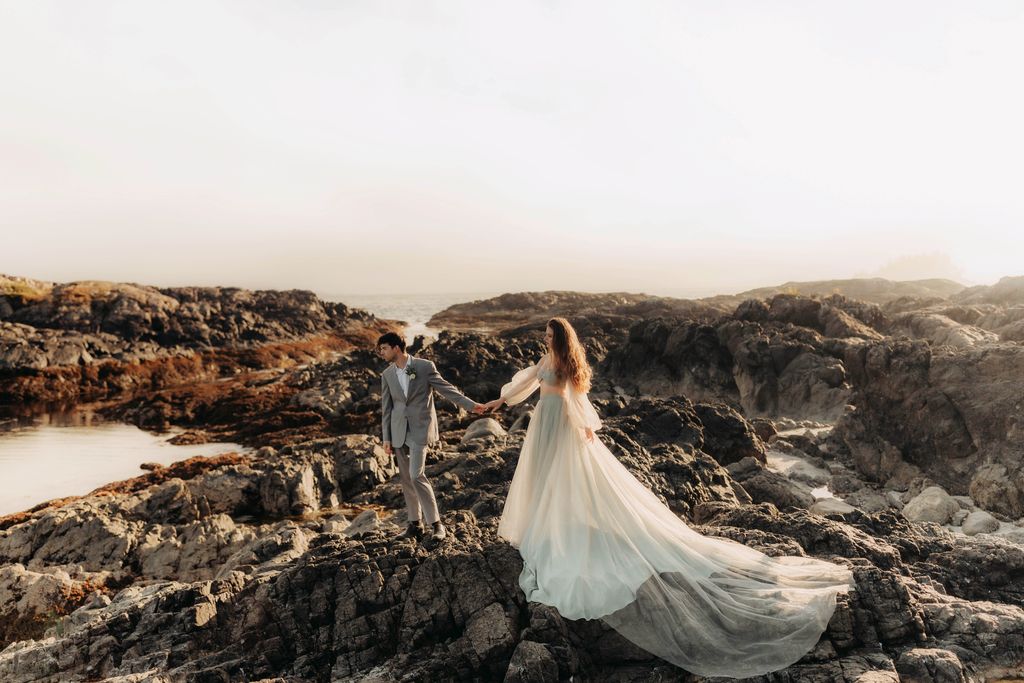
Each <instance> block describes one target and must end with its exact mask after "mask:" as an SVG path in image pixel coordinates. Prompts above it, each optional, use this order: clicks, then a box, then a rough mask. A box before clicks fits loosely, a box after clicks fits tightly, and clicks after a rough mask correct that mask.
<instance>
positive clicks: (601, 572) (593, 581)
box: [487, 318, 854, 678]
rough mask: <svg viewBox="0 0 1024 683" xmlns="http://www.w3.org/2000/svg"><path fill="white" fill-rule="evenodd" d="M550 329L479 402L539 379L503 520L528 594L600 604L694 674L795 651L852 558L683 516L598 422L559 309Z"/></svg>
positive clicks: (735, 671) (760, 664)
mask: <svg viewBox="0 0 1024 683" xmlns="http://www.w3.org/2000/svg"><path fill="white" fill-rule="evenodd" d="M545 339H546V341H547V345H548V353H546V354H545V355H544V356H543V357H542V358H541V359H540V360H539V361H537V363H535V364H534V365H531V366H530V367H528V368H525V369H523V370H520V371H519V372H517V373H516V374H515V376H514V377H513V378H512V381H510V382H509V383H508V384H506V385H505V386H503V387H502V389H501V398H499V399H496V400H494V401H491V402H490V403H488V404H487V407H488V408H489V409H492V410H493V409H496V408H498V407H500V406H501V404H503V403H507V404H509V405H513V404H516V403H519V402H521V401H523V400H525V399H526V398H527V397H529V396H530V395H531V394H532V393H533V392H534V391H536V390H537V389H538V388H539V389H540V397H539V399H538V401H537V406H536V408H535V410H534V413H533V417H532V419H531V421H530V424H529V426H528V428H527V430H526V435H525V438H524V441H523V446H522V450H521V452H520V455H519V464H518V465H517V466H516V471H515V475H514V476H513V477H512V482H511V484H510V486H509V490H508V496H507V498H506V500H505V507H504V510H503V511H502V516H501V522H500V524H499V526H498V535H499V536H501V537H502V538H505V539H507V540H508V541H509V543H511V544H512V545H513V546H515V547H517V548H518V549H519V552H520V554H521V555H522V558H523V571H522V574H521V575H520V577H519V584H520V586H521V587H522V589H523V591H524V593H525V594H526V598H527V599H528V600H530V601H535V602H541V603H544V604H547V605H552V606H554V607H556V608H557V609H558V611H559V613H560V614H562V616H564V617H566V618H569V619H595V618H600V619H602V620H603V621H604V622H605V623H607V624H608V625H609V626H611V627H612V628H614V629H615V630H616V631H618V632H619V633H621V634H622V635H623V636H625V637H626V638H628V639H629V640H631V641H632V642H634V643H636V644H637V645H639V646H640V647H642V648H644V649H645V650H647V651H648V652H651V653H653V654H655V655H657V656H659V657H661V658H662V659H665V660H667V661H669V662H672V663H673V664H676V665H677V666H680V667H682V668H684V669H686V670H688V671H690V672H692V673H695V674H698V675H702V676H730V677H734V678H741V677H747V676H755V675H760V674H764V673H767V672H769V671H776V670H778V669H782V668H785V667H787V666H789V665H790V664H792V663H794V662H795V661H797V660H798V659H800V658H801V657H802V656H803V655H804V654H806V653H807V652H808V651H809V650H810V649H811V648H813V647H814V645H815V644H816V643H817V642H818V639H819V638H820V636H821V633H822V632H823V631H824V630H825V628H826V626H827V625H828V621H829V619H830V617H831V616H832V613H833V611H834V610H835V604H836V594H837V593H840V592H846V591H848V590H850V588H851V587H852V586H853V585H854V580H853V574H852V572H851V571H850V570H849V569H848V568H846V567H844V566H842V565H838V564H834V563H831V562H826V561H824V560H819V559H816V558H811V557H796V556H787V557H777V558H773V557H770V556H768V555H765V554H764V553H761V552H759V551H757V550H754V549H753V548H749V547H747V546H745V545H743V544H742V543H737V542H736V541H732V540H729V539H724V538H717V537H711V536H703V535H701V534H699V533H697V532H696V531H694V530H692V529H690V527H689V526H687V525H686V523H684V522H683V521H682V520H681V519H680V518H679V517H677V516H676V514H675V513H674V512H672V510H671V509H669V508H668V507H667V506H666V505H664V504H663V503H662V502H661V500H660V499H658V497H657V496H655V494H654V493H653V492H651V491H650V490H649V489H648V488H647V487H646V486H644V485H643V484H642V483H641V482H640V481H639V480H637V479H636V478H635V477H634V476H633V475H632V474H630V472H629V471H628V470H627V469H626V468H625V467H624V466H623V465H622V464H621V463H620V462H619V461H618V459H617V458H616V457H615V456H614V455H613V454H612V453H611V451H609V450H608V448H607V447H606V446H605V445H604V444H603V443H602V442H601V441H600V439H598V438H597V437H596V436H595V434H594V432H596V431H597V430H599V429H600V428H601V420H600V418H599V417H598V415H597V412H596V411H595V410H594V408H593V406H592V405H591V404H590V401H589V400H588V398H587V392H588V391H589V390H590V377H591V371H590V368H589V366H588V365H587V361H586V356H585V353H584V350H583V348H582V346H581V344H580V343H579V340H578V339H577V336H576V332H575V330H574V329H573V328H572V326H571V325H570V324H569V322H568V321H567V320H565V319H564V318H553V319H552V320H551V321H549V322H548V325H547V330H546V333H545Z"/></svg>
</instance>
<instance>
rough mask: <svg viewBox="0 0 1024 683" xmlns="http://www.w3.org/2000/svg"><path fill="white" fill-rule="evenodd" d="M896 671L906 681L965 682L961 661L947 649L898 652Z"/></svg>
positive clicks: (915, 682) (913, 682) (965, 677)
mask: <svg viewBox="0 0 1024 683" xmlns="http://www.w3.org/2000/svg"><path fill="white" fill-rule="evenodd" d="M896 671H898V672H899V674H900V680H901V681H905V682H906V683H967V681H968V680H969V679H968V678H967V672H966V671H965V670H964V665H963V662H961V661H960V658H959V657H957V656H956V654H955V653H953V652H950V651H949V650H936V649H932V648H914V649H912V650H907V651H906V652H904V653H902V654H900V656H899V657H898V658H897V660H896Z"/></svg>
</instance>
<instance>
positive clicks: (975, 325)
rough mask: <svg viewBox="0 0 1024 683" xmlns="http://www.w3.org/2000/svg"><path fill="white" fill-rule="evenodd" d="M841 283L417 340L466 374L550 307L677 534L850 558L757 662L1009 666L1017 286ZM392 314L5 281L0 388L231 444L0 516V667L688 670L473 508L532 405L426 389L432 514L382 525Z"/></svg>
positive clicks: (194, 291) (523, 342)
mask: <svg viewBox="0 0 1024 683" xmlns="http://www.w3.org/2000/svg"><path fill="white" fill-rule="evenodd" d="M812 284H814V286H815V287H818V288H821V287H824V286H826V285H823V284H822V283H812ZM953 284H955V283H953ZM847 286H849V285H847ZM858 286H860V287H861V289H862V290H863V291H866V292H876V291H878V292H888V293H889V294H887V295H886V296H885V297H882V296H879V300H878V301H869V300H864V299H859V300H858V299H853V298H847V297H846V296H843V295H838V294H832V293H830V292H831V291H832V290H834V289H835V287H832V288H831V289H824V290H823V292H829V293H828V294H822V295H817V296H808V295H802V294H798V293H779V292H773V293H769V294H766V295H764V296H757V297H750V298H746V299H744V300H742V301H725V300H724V299H722V298H719V299H718V300H717V301H712V300H707V301H703V302H701V301H698V302H684V300H674V301H673V300H665V299H664V298H657V297H649V298H647V299H643V298H642V297H637V298H633V299H629V298H622V297H620V296H619V295H585V294H578V293H533V294H522V295H506V296H505V297H499V298H497V299H494V300H489V301H487V302H473V304H472V305H462V306H463V308H461V309H458V307H453V308H456V309H457V310H456V311H455V312H454V313H452V312H451V311H449V312H448V313H442V314H439V316H438V317H436V318H435V320H437V321H442V320H445V319H447V320H453V321H455V320H456V318H459V317H461V320H463V322H465V323H467V324H468V323H469V322H472V319H473V316H478V317H479V320H480V321H481V322H480V324H479V325H478V326H477V327H476V329H475V331H466V330H461V331H458V330H459V324H453V325H452V326H451V327H450V329H451V330H455V331H446V332H443V333H441V335H440V336H439V338H438V339H437V340H436V341H435V342H434V343H432V344H430V345H429V346H426V347H424V346H423V341H422V340H419V339H418V340H417V345H416V347H415V352H416V353H417V354H418V355H421V356H424V357H428V358H430V359H432V360H434V361H435V362H436V363H437V365H438V367H439V368H440V369H441V371H442V373H443V374H444V375H445V376H446V377H448V378H449V379H451V380H452V382H453V383H455V384H456V385H457V386H459V387H460V388H461V389H463V390H464V391H465V392H466V393H467V394H468V395H470V396H471V397H473V398H477V399H486V398H491V397H493V396H495V395H497V391H498V389H499V388H500V386H501V384H502V383H504V382H505V381H507V379H508V377H510V376H511V374H512V373H513V372H514V371H515V370H516V369H517V368H519V367H522V366H523V365H525V364H526V363H528V362H530V361H532V360H533V359H534V358H535V357H536V356H537V355H538V354H539V352H540V350H541V345H540V344H541V342H540V338H539V335H538V334H537V332H538V327H537V326H538V324H539V325H540V328H541V329H542V328H543V321H544V320H546V317H547V316H550V315H566V316H567V317H570V319H572V321H573V323H574V324H576V325H577V327H578V329H580V330H581V333H582V334H583V335H584V336H585V337H586V338H587V341H588V353H589V354H590V355H591V360H592V362H593V363H594V365H595V370H596V377H595V386H594V390H593V391H592V393H591V396H592V398H593V400H594V403H595V406H596V407H597V408H598V410H599V412H600V413H601V415H602V418H603V419H604V421H605V427H604V429H602V430H601V432H600V434H599V435H600V437H601V438H602V439H603V440H604V441H605V443H607V444H608V445H609V447H610V448H611V449H612V450H613V452H614V453H615V454H616V455H617V457H619V458H620V460H621V461H622V462H623V464H624V465H625V466H626V467H628V468H629V469H630V470H631V471H632V472H633V473H634V474H635V475H636V476H637V477H638V478H639V479H640V480H641V481H643V482H644V484H645V485H647V486H648V487H649V488H651V490H653V491H654V492H655V493H656V494H657V495H658V496H660V497H661V498H662V499H663V500H664V501H665V502H666V504H668V505H669V506H670V507H671V508H672V509H673V510H674V511H675V512H677V513H678V514H679V515H681V516H682V517H683V518H684V519H685V520H686V521H687V523H688V524H691V525H692V526H693V527H694V528H695V529H696V530H698V531H700V532H701V533H704V534H712V535H719V536H724V537H728V538H732V539H734V540H738V541H741V542H743V543H746V544H749V545H751V546H752V547H755V548H757V549H759V550H762V551H764V552H766V553H769V554H772V555H779V554H799V555H814V556H816V557H821V558H824V559H829V560H832V561H836V562H842V563H844V564H847V565H848V566H850V567H851V568H852V569H853V571H854V574H855V577H856V579H857V587H856V588H855V589H854V590H853V591H852V592H851V593H850V594H848V595H842V596H840V599H839V604H838V607H837V610H836V613H835V615H834V616H833V618H832V620H831V622H830V624H829V627H828V629H827V631H826V633H825V634H824V636H823V638H822V640H821V641H820V643H819V644H818V646H817V647H816V648H815V649H814V650H813V651H812V652H810V653H808V655H807V656H806V657H804V658H803V659H802V660H801V661H800V662H798V663H797V664H795V665H793V666H792V667H789V668H788V669H786V670H785V671H784V672H777V673H776V674H774V675H773V676H771V677H759V678H757V679H752V680H758V681H765V683H767V681H769V680H771V681H783V680H784V681H793V682H796V681H807V682H810V681H849V682H853V681H858V682H860V683H868V682H874V681H900V680H904V681H933V680H941V681H1010V680H1014V679H1017V678H1021V677H1024V609H1022V604H1024V503H1022V501H1024V470H1022V468H1024V462H1022V461H1024V450H1022V443H1024V423H1022V420H1024V418H1022V414H1021V411H1020V405H1021V404H1022V402H1024V382H1022V381H1021V378H1024V344H1022V343H1021V335H1020V333H1021V329H1022V325H1024V278H1004V280H1003V281H1001V282H1000V283H999V284H997V285H994V286H993V287H990V288H969V289H964V288H962V287H954V286H952V285H950V284H948V283H941V282H940V283H939V284H936V283H934V282H930V284H928V285H927V286H925V285H924V284H921V283H917V284H915V283H893V284H892V285H891V286H889V285H886V286H882V285H879V284H878V283H876V282H869V283H866V284H861V285H858ZM906 292H912V293H913V294H906ZM634 296H635V295H634ZM614 297H618V298H619V299H620V300H619V301H618V303H614V302H612V301H611V298H614ZM174 302H176V303H174ZM679 302H684V303H679ZM456 322H457V321H456ZM390 324H392V323H391V322H389V321H381V320H378V319H375V318H373V316H371V315H369V314H367V313H365V312H362V311H356V310H354V309H349V308H347V307H345V306H343V305H341V304H331V303H325V302H320V301H319V300H318V299H316V297H315V296H313V295H311V294H310V293H303V292H273V293H272V292H246V291H245V290H229V289H220V288H176V289H155V288H147V287H142V286H139V285H121V284H111V283H85V284H84V285H83V283H68V284H64V285H56V284H53V283H40V282H38V281H31V280H25V279H24V278H20V279H19V278H0V407H4V408H7V409H9V410H12V411H16V409H17V406H19V405H21V404H22V403H23V402H25V401H28V400H62V399H63V400H72V401H74V400H84V399H85V398H88V399H100V400H103V401H104V402H105V408H104V409H103V411H104V413H105V414H107V415H109V416H111V417H113V418H116V419H120V420H124V421H127V422H131V423H134V424H137V425H139V426H142V427H145V428H149V429H163V428H166V427H167V426H169V425H175V426H178V427H183V428H185V429H186V430H188V431H187V432H186V433H185V435H183V437H180V438H184V439H187V440H189V441H190V442H193V443H201V442H203V441H205V440H232V441H236V442H239V443H243V444H245V445H248V446H252V447H253V448H254V449H255V450H254V451H253V452H252V453H247V454H228V455H222V456H217V457H215V458H208V459H207V458H193V459H190V460H188V461H185V462H183V463H178V464H175V465H173V466H171V467H167V468H156V469H155V470H154V471H152V472H148V473H146V474H143V475H141V476H139V477H136V478H134V479H130V480H126V481H124V482H116V483H113V484H111V485H108V486H106V487H103V488H101V489H98V490H97V491H94V492H93V493H91V494H89V495H87V496H82V497H78V498H72V499H65V500H60V501H49V502H48V503H46V504H41V505H39V506H36V508H33V509H32V510H29V511H25V512H22V513H19V514H17V515H9V516H7V517H4V518H0V680H3V681H12V682H16V681H17V682H28V681H87V680H88V681H98V680H107V681H116V682H120V683H128V682H134V681H160V682H170V681H225V680H228V681H257V680H262V681H272V680H273V681H277V680H287V681H309V682H313V681H316V682H320V681H332V682H333V681H364V682H367V683H369V682H370V681H421V680H422V681H444V680H453V681H455V680H460V681H461V680H479V681H490V680H506V681H558V680H569V678H570V677H572V680H574V681H640V680H644V681H648V680H659V681H700V680H704V679H701V678H699V677H695V676H691V675H689V674H687V673H686V672H684V671H681V670H680V669H678V668H676V667H673V666H671V665H668V664H666V663H664V662H660V661H659V660H654V659H652V658H651V657H650V656H649V655H648V654H647V653H645V652H643V651H641V650H638V649H637V648H636V647H634V646H632V645H631V644H630V643H628V642H627V641H624V640H623V639H622V638H621V637H619V636H618V635H617V634H616V633H615V632H614V631H610V630H609V629H608V628H607V627H605V626H603V624H602V623H601V622H600V621H570V620H565V619H562V618H561V617H560V616H559V615H558V614H557V612H556V611H554V610H553V609H551V608H549V607H546V606H544V605H540V604H536V603H527V602H526V601H525V599H524V596H523V593H522V591H521V590H520V589H519V587H518V575H519V572H520V570H521V567H522V565H521V560H520V558H519V555H518V552H517V551H516V550H515V549H514V548H512V547H511V546H509V545H508V544H507V543H506V542H504V541H502V540H501V539H499V538H498V537H497V535H496V528H497V522H498V519H499V518H500V515H501V506H502V503H503V501H504V497H505V494H506V492H507V488H508V483H509V481H510V479H511V477H512V474H513V472H514V471H515V465H516V462H517V457H518V450H519V445H520V443H521V439H522V435H523V432H524V430H525V426H526V425H527V424H528V421H529V418H530V414H531V409H532V408H531V405H529V403H528V404H526V405H521V406H516V407H515V408H514V409H510V410H508V411H506V412H505V413H503V414H500V415H497V416H496V417H495V418H483V419H477V418H476V417H475V416H472V415H469V414H467V413H465V412H464V411H459V410H457V409H455V408H454V407H452V406H450V405H448V404H443V402H441V403H439V406H438V408H439V411H440V417H441V421H442V441H443V445H442V447H441V448H439V449H437V450H436V451H435V452H434V454H433V455H432V457H431V459H430V461H429V462H428V467H427V471H428V476H429V477H430V479H431V481H432V482H433V484H434V488H435V491H436V494H437V497H438V504H439V507H440V509H441V512H442V516H443V519H444V520H445V523H446V524H447V525H448V526H449V529H450V531H451V533H450V534H449V537H448V538H447V539H445V540H444V541H443V542H441V543H440V544H439V545H437V546H434V545H431V544H429V543H417V542H415V541H396V540H393V538H392V537H393V535H394V534H396V533H397V532H398V531H399V530H400V529H401V528H402V527H403V526H404V523H405V520H404V513H403V512H402V510H403V505H402V497H401V492H400V488H399V485H398V480H397V477H396V476H395V474H396V470H395V469H394V468H393V465H392V463H391V459H390V458H389V457H388V456H386V455H385V454H384V452H383V450H382V449H381V448H380V441H379V438H378V437H377V430H378V425H379V416H378V414H377V411H378V409H379V372H380V370H381V369H382V363H381V361H380V360H379V359H378V358H377V357H376V356H375V355H374V354H373V353H372V352H371V351H370V350H369V347H371V346H372V339H375V335H376V334H377V333H378V332H379V330H381V329H384V328H385V327H387V326H388V325H390ZM588 332H589V333H590V334H588ZM83 351H84V354H85V355H83ZM147 363H149V364H153V365H152V366H149V365H147ZM145 368H152V372H148V371H147V370H146V369H145ZM157 368H159V369H157Z"/></svg>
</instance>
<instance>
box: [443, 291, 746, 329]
mask: <svg viewBox="0 0 1024 683" xmlns="http://www.w3.org/2000/svg"><path fill="white" fill-rule="evenodd" d="M729 308H730V307H729V306H728V305H715V304H707V303H702V302H700V301H698V300H693V299H677V298H673V297H665V296H652V295H650V294H629V293H626V292H610V293H603V294H591V293H587V292H572V291H547V292H519V293H515V294H502V295H500V296H496V297H494V298H491V299H484V300H480V301H471V302H467V303H461V304H455V305H453V306H449V307H448V308H446V309H444V310H443V311H441V312H439V313H437V314H435V315H434V316H433V317H432V318H431V319H430V321H429V322H428V323H427V324H428V325H430V326H431V327H439V328H444V329H448V330H453V331H462V332H482V333H496V332H501V331H504V330H509V329H514V328H521V327H525V326H529V327H536V326H539V328H540V329H543V328H544V325H545V324H546V323H547V321H548V320H550V319H551V318H554V317H556V316H562V317H565V318H570V319H572V322H573V324H574V326H575V325H576V322H577V319H581V320H583V319H588V318H591V317H595V316H596V317H597V318H599V319H600V320H602V322H603V323H604V326H605V327H626V326H628V324H629V322H630V321H632V320H635V319H637V318H652V317H657V316H666V315H670V316H685V317H694V318H698V317H706V316H714V315H717V314H720V313H724V312H726V311H727V310H728V309H729Z"/></svg>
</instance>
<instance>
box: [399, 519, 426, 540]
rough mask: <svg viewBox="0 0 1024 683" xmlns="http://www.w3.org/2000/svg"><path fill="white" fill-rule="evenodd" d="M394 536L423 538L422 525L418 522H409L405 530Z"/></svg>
mask: <svg viewBox="0 0 1024 683" xmlns="http://www.w3.org/2000/svg"><path fill="white" fill-rule="evenodd" d="M395 538H415V539H416V540H419V539H421V538H423V525H422V524H420V523H419V522H411V523H410V524H409V526H408V527H406V529H405V531H403V532H402V533H400V534H398V536H396V537H395Z"/></svg>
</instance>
